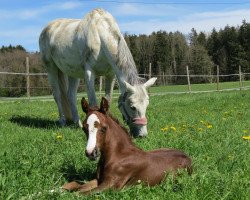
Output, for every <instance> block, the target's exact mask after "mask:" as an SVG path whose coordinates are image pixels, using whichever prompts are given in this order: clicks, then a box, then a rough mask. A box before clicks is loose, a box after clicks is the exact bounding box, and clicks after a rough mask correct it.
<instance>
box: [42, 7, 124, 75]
mask: <svg viewBox="0 0 250 200" xmlns="http://www.w3.org/2000/svg"><path fill="white" fill-rule="evenodd" d="M117 35H119V37H120V35H121V33H120V31H119V28H118V25H117V24H116V22H115V20H114V18H113V17H112V15H111V14H109V13H108V12H106V11H104V10H102V9H95V10H93V11H92V12H90V13H88V14H87V15H86V16H85V17H84V18H83V19H57V20H55V21H52V22H51V23H49V24H48V25H47V26H46V27H45V28H44V29H43V31H42V33H41V34H40V38H39V45H40V51H41V55H42V60H43V61H44V62H45V65H46V63H49V62H51V61H53V62H54V63H55V64H56V65H57V67H59V68H60V69H61V70H62V71H63V72H64V73H66V74H68V75H72V76H76V77H83V74H84V72H83V68H84V67H85V65H86V63H87V62H90V63H91V64H92V66H93V67H95V65H97V66H96V67H95V68H96V69H95V70H96V71H97V72H96V73H99V74H102V71H106V69H100V67H102V66H103V65H105V66H107V65H108V63H107V58H106V54H105V53H104V52H103V51H102V50H101V48H105V46H106V45H111V46H112V44H113V43H112V42H111V41H114V38H115V37H116V38H117ZM116 41H117V40H116ZM102 43H104V44H102ZM114 44H116V42H115V43H114ZM109 50H112V52H111V54H116V53H117V46H116V45H114V46H113V48H109ZM105 62H106V63H105ZM99 65H100V66H99ZM98 70H99V71H100V72H98Z"/></svg>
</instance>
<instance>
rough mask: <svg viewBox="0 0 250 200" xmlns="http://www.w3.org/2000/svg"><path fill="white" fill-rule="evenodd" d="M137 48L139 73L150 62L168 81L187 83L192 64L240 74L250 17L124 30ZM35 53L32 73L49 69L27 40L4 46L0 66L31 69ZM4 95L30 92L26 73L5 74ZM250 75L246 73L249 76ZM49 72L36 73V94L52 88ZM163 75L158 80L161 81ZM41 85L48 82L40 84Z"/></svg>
mask: <svg viewBox="0 0 250 200" xmlns="http://www.w3.org/2000/svg"><path fill="white" fill-rule="evenodd" d="M124 37H125V40H126V42H127V44H128V46H129V48H130V50H131V53H132V55H133V57H134V60H135V63H136V65H137V69H138V72H139V74H148V70H149V63H151V65H152V75H156V76H159V77H160V76H161V77H162V75H173V76H168V77H167V79H165V80H164V81H165V82H167V84H172V85H173V84H186V77H181V76H174V75H185V74H186V66H187V65H188V66H189V70H190V74H195V75H211V74H216V70H217V67H216V66H217V65H218V66H219V69H220V74H224V75H227V74H237V73H239V71H238V70H239V65H240V66H241V69H242V72H245V73H249V72H250V23H247V22H246V21H245V20H243V21H242V24H241V25H240V26H238V27H233V26H226V27H225V28H224V29H220V30H219V31H217V30H215V29H213V30H212V31H211V32H210V33H204V32H199V33H198V32H197V31H196V30H195V29H192V30H191V32H190V33H189V35H184V34H183V33H180V32H178V31H177V32H166V31H157V32H153V33H152V34H150V35H130V34H126V33H125V34H124ZM27 56H28V57H29V64H30V73H41V72H45V70H44V68H43V67H42V63H41V60H40V55H39V52H32V53H31V52H27V51H26V50H25V48H24V47H22V46H21V45H17V46H12V45H9V46H7V47H6V46H2V47H1V48H0V72H21V73H24V72H25V71H26V57H27ZM0 77H1V78H0V96H2V97H3V96H7V97H10V96H23V95H25V94H26V77H25V76H20V75H18V76H17V75H6V74H0ZM249 78H250V77H249V76H248V77H247V76H246V77H245V79H248V80H249ZM237 79H238V77H236V76H225V77H222V78H221V79H220V81H235V80H237ZM213 81H215V80H214V78H212V77H208V76H206V77H195V78H193V79H192V83H206V82H213ZM47 82H48V81H47V77H46V76H32V77H31V83H30V85H31V88H36V89H34V90H33V92H32V95H33V96H35V95H44V94H49V93H51V90H50V89H48V88H47V89H44V88H43V87H45V88H46V87H47V86H48V83H47ZM161 82H162V80H161V78H158V81H157V84H159V85H160V84H161ZM39 88H43V89H42V90H39Z"/></svg>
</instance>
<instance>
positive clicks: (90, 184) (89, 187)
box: [78, 179, 98, 193]
mask: <svg viewBox="0 0 250 200" xmlns="http://www.w3.org/2000/svg"><path fill="white" fill-rule="evenodd" d="M97 186H98V182H97V179H93V180H92V181H89V182H87V183H85V184H83V185H81V186H80V187H79V189H78V190H79V192H80V193H85V192H88V191H90V190H93V189H94V188H96V187H97Z"/></svg>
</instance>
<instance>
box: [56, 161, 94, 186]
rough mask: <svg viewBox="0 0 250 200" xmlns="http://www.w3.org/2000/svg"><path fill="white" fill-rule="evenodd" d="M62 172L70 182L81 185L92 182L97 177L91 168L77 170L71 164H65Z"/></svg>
mask: <svg viewBox="0 0 250 200" xmlns="http://www.w3.org/2000/svg"><path fill="white" fill-rule="evenodd" d="M60 172H61V173H62V174H63V177H64V178H65V179H66V180H67V181H68V182H71V181H77V182H79V183H81V182H84V181H91V180H92V179H94V178H95V176H96V173H95V172H93V171H92V170H90V169H89V167H86V168H81V169H76V167H75V165H74V164H71V163H64V164H63V165H62V166H61V169H60Z"/></svg>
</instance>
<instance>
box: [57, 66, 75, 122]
mask: <svg viewBox="0 0 250 200" xmlns="http://www.w3.org/2000/svg"><path fill="white" fill-rule="evenodd" d="M58 84H59V88H60V93H61V102H62V109H63V113H64V117H65V118H66V120H69V121H71V120H72V113H71V109H70V103H69V100H68V95H67V91H68V85H69V84H68V77H67V75H65V74H64V73H63V72H62V71H61V70H60V69H58Z"/></svg>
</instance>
